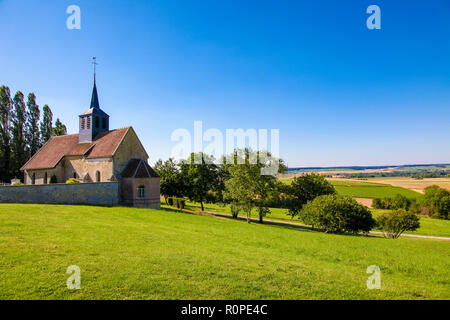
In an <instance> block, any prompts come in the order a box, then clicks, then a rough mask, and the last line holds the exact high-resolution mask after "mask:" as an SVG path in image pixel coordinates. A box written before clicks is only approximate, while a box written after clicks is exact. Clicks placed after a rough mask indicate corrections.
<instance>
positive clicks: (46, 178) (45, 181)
mask: <svg viewBox="0 0 450 320" xmlns="http://www.w3.org/2000/svg"><path fill="white" fill-rule="evenodd" d="M47 181H48V174H47V172H46V173H45V174H44V184H47Z"/></svg>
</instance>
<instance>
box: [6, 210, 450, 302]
mask: <svg viewBox="0 0 450 320" xmlns="http://www.w3.org/2000/svg"><path fill="white" fill-rule="evenodd" d="M449 253H450V242H445V241H436V240H429V239H413V238H401V239H398V240H389V239H384V238H380V237H364V236H348V235H332V234H323V233H319V232H313V231H310V230H308V229H306V228H293V227H281V226H269V225H259V224H256V223H255V224H250V225H248V224H246V223H245V222H240V221H233V220H231V219H227V218H212V217H204V216H196V215H191V214H185V213H178V212H171V211H165V210H161V211H156V210H146V209H135V208H104V207H89V206H86V207H84V206H50V205H14V204H1V205H0V256H1V259H0V271H1V272H0V285H1V289H0V299H436V298H437V299H450V275H449V273H448V270H449V267H450V254H449ZM70 265H78V266H79V267H80V268H81V286H82V289H81V290H79V291H70V290H68V289H67V288H66V280H67V277H68V276H69V275H67V274H66V269H67V267H68V266H70ZM370 265H378V266H379V267H380V268H381V285H382V288H381V290H368V289H367V287H366V280H367V278H368V276H369V275H368V274H366V269H367V267H368V266H370Z"/></svg>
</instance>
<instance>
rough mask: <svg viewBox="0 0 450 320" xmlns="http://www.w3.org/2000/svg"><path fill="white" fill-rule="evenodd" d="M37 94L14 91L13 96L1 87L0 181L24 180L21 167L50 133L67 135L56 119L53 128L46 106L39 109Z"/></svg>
mask: <svg viewBox="0 0 450 320" xmlns="http://www.w3.org/2000/svg"><path fill="white" fill-rule="evenodd" d="M42 111H43V114H42V119H41V112H40V109H39V106H38V105H37V103H36V96H35V94H34V93H30V94H28V96H27V101H26V102H25V96H24V94H23V93H22V92H20V91H17V92H16V94H15V95H14V97H12V96H11V92H10V90H9V88H8V87H7V86H1V87H0V181H2V182H9V181H10V180H11V179H12V178H20V179H23V173H22V172H21V171H20V168H21V167H22V166H23V165H24V164H25V163H26V162H27V161H28V159H30V158H31V157H32V156H33V155H34V154H35V153H36V151H37V150H39V148H40V147H42V146H43V145H44V144H45V143H46V142H47V141H48V140H49V139H50V137H51V136H52V135H65V134H67V129H66V126H65V125H64V124H63V123H61V121H60V120H59V119H57V120H56V123H55V126H54V127H53V114H52V111H51V109H50V107H49V106H48V105H44V107H43V108H42Z"/></svg>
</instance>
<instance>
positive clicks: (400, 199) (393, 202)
mask: <svg viewBox="0 0 450 320" xmlns="http://www.w3.org/2000/svg"><path fill="white" fill-rule="evenodd" d="M414 202H415V201H414V200H410V199H408V198H407V197H405V196H404V195H401V194H396V195H395V196H394V198H388V197H385V198H383V199H380V198H375V199H373V202H372V206H373V207H374V208H375V209H392V210H396V209H405V210H408V209H409V208H410V207H411V204H412V203H414Z"/></svg>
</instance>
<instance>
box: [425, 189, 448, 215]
mask: <svg viewBox="0 0 450 320" xmlns="http://www.w3.org/2000/svg"><path fill="white" fill-rule="evenodd" d="M420 205H421V207H429V208H428V209H427V211H429V212H430V213H431V214H430V216H432V217H435V218H440V219H448V216H449V214H450V191H448V190H446V189H443V188H440V187H439V186H436V185H433V186H429V187H426V188H425V189H424V196H423V199H422V200H421V201H420Z"/></svg>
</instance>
